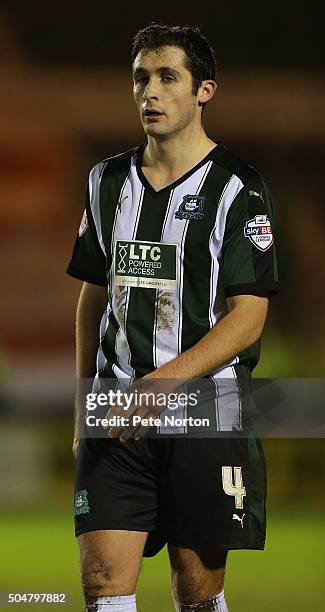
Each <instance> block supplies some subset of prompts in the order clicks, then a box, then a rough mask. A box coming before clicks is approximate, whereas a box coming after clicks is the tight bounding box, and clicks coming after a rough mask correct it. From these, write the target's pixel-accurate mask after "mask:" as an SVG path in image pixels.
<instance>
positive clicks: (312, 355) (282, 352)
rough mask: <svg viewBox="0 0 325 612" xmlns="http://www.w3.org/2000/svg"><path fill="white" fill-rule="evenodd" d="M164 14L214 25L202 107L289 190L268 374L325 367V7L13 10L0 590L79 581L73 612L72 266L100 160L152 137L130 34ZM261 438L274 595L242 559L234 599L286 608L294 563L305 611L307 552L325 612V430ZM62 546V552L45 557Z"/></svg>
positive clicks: (0, 27) (311, 372) (0, 126)
mask: <svg viewBox="0 0 325 612" xmlns="http://www.w3.org/2000/svg"><path fill="white" fill-rule="evenodd" d="M152 20H154V21H159V22H163V23H172V24H177V23H180V24H185V23H189V24H196V25H199V26H201V28H202V30H203V32H204V33H205V34H206V35H207V37H208V38H209V40H210V42H211V44H212V46H213V47H214V48H215V50H216V55H217V58H218V63H219V77H218V86H219V87H218V91H217V95H216V96H215V99H214V100H213V101H212V102H211V103H210V104H209V105H208V108H207V110H206V117H205V124H206V129H207V131H208V133H209V136H210V137H211V138H213V139H221V140H223V141H224V142H225V143H226V144H227V145H229V146H230V147H231V148H232V149H233V150H234V151H235V152H236V153H237V154H238V155H239V156H241V157H243V158H244V159H245V160H247V161H249V162H250V163H251V164H252V165H253V166H255V167H256V168H257V169H258V171H259V172H260V173H261V174H262V175H263V176H264V178H265V179H266V181H267V182H268V184H269V186H270V188H271V191H272V193H273V196H274V200H275V205H276V226H275V235H276V239H277V243H278V255H279V268H280V280H281V293H280V294H279V295H278V296H277V297H276V298H274V299H273V300H272V303H271V310H270V315H269V319H268V324H267V327H266V330H265V333H264V342H263V352H262V358H261V362H260V364H259V366H258V368H257V369H256V373H255V375H256V376H258V377H296V378H298V377H299V378H300V377H309V378H312V377H323V375H324V368H325V342H324V338H325V317H324V307H323V303H324V301H325V266H324V239H325V232H324V226H325V213H324V204H323V191H324V189H323V182H324V166H325V149H324V142H325V79H324V63H325V55H324V50H325V49H324V48H325V43H324V35H323V32H324V4H323V3H322V2H320V1H314V2H313V1H312V2H309V3H307V2H303V1H301V0H296V1H295V2H293V1H292V0H288V1H287V2H273V3H272V4H263V3H261V2H257V1H255V0H254V1H252V2H249V3H239V2H233V3H232V2H230V3H227V4H226V3H219V2H205V3H204V5H202V4H200V5H193V6H190V5H188V4H186V5H184V4H180V5H177V4H176V3H172V2H164V3H163V5H158V3H155V4H152V3H151V4H150V5H146V4H138V3H134V4H130V5H125V4H123V5H122V4H120V5H111V4H109V3H107V2H103V1H102V0H100V1H98V2H96V3H89V2H80V1H79V2H77V1H76V0H70V2H62V0H58V1H57V2H56V3H51V4H47V3H43V2H39V1H38V2H36V1H33V0H30V2H28V3H23V2H21V1H20V2H18V0H11V1H10V2H9V1H7V2H3V3H2V8H1V9H0V67H1V97H0V173H1V180H0V201H1V212H0V219H1V242H0V253H1V263H2V265H1V278H0V282H1V289H2V290H1V303H0V320H1V342H0V380H1V383H2V391H1V396H0V402H1V414H2V416H1V421H0V426H1V431H2V436H1V449H0V453H1V461H0V475H1V482H0V485H1V486H0V501H1V504H2V515H3V526H4V528H5V531H6V533H7V537H8V540H7V551H6V555H5V558H6V563H5V568H6V569H5V571H4V572H3V577H4V578H3V581H2V582H3V584H2V583H1V585H0V589H1V588H3V589H4V588H12V589H19V588H23V587H24V588H32V587H33V588H34V585H36V584H38V585H39V586H40V588H43V589H44V588H47V589H52V590H53V589H54V588H57V589H62V588H66V590H69V589H70V591H71V592H72V593H75V597H76V599H75V603H71V604H70V609H71V610H78V609H81V608H80V605H81V604H80V599H78V597H80V596H79V594H78V593H79V586H78V576H77V570H76V566H77V557H76V549H75V543H74V540H73V532H72V518H71V516H72V514H71V496H72V493H71V481H72V478H73V460H72V456H71V451H70V446H71V437H72V429H73V375H74V312H75V305H76V300H77V297H78V293H79V291H80V283H79V282H78V281H76V280H73V279H71V278H70V277H68V276H67V275H66V274H65V268H66V265H67V263H68V261H69V258H70V254H71V250H72V246H73V242H74V238H75V234H76V232H77V230H78V227H79V222H80V218H81V214H82V210H83V193H84V186H85V183H86V180H87V175H88V172H89V170H90V168H91V166H92V165H93V164H94V163H96V162H98V161H100V160H101V159H103V158H105V157H108V156H110V155H112V154H116V153H119V152H122V151H124V150H126V149H129V148H131V147H133V146H136V145H137V144H139V143H140V142H142V141H143V134H142V130H141V126H140V125H139V122H138V118H137V113H136V109H135V105H134V103H133V99H132V82H131V74H130V54H131V39H132V37H133V36H134V34H135V33H136V31H137V30H138V29H139V28H141V27H143V26H145V25H147V24H148V23H150V22H151V21H152ZM264 448H265V452H266V456H267V460H268V465H269V479H270V486H269V509H270V513H271V514H270V516H271V519H270V530H271V531H270V532H271V533H272V537H270V544H269V548H268V549H267V552H266V553H264V555H265V557H264V559H265V561H264V563H263V562H262V561H261V563H259V561H260V560H261V557H260V556H259V555H260V554H259V553H258V554H257V556H258V561H256V557H252V559H251V560H250V561H249V564H253V565H251V566H250V567H254V571H255V570H256V571H257V572H258V567H259V566H263V567H264V568H267V571H266V569H265V575H263V576H261V577H260V580H259V581H258V582H259V584H261V585H264V589H262V588H261V590H260V592H259V591H258V588H259V587H256V589H257V590H256V593H255V600H256V598H257V603H256V601H255V604H254V596H252V595H250V599H251V600H252V601H251V603H250V604H249V606H247V607H242V603H241V604H239V602H240V601H241V602H242V601H244V600H245V598H246V597H247V596H248V591H249V588H251V587H250V583H249V580H248V581H247V580H246V581H245V580H244V579H242V582H240V580H241V578H240V576H245V570H244V567H246V565H248V563H247V560H246V561H245V562H244V561H243V560H242V561H238V562H237V561H234V566H233V574H234V578H233V579H231V580H233V583H234V584H236V585H237V586H236V588H235V592H234V591H232V590H231V584H232V583H231V582H230V586H229V597H230V601H232V603H233V607H232V609H233V610H234V612H235V611H236V610H241V611H242V612H246V610H247V612H254V611H255V609H256V610H260V609H261V607H262V606H263V609H264V610H270V611H271V610H273V607H272V601H271V599H270V600H269V599H268V597H267V596H266V595H265V581H267V580H268V579H270V574H271V575H272V571H273V572H274V571H275V567H277V568H279V563H280V562H282V563H283V564H284V565H283V570H281V572H278V573H279V574H281V575H282V577H284V578H283V593H284V594H285V596H286V597H287V600H286V604H285V605H284V607H283V610H286V611H287V610H288V611H290V610H294V609H296V608H295V605H296V603H295V602H296V601H297V602H299V605H301V602H302V599H301V593H299V589H298V590H297V588H296V587H294V583H295V584H299V580H300V577H299V576H300V574H299V571H298V570H297V571H298V573H296V574H295V573H294V572H293V573H292V569H291V570H290V572H291V573H290V572H289V574H288V572H286V568H288V567H292V566H293V567H296V566H297V563H298V562H297V559H298V558H299V559H300V558H301V554H302V557H303V558H305V560H306V559H307V558H308V554H310V559H311V560H310V564H308V563H307V565H310V580H311V583H312V585H313V587H312V588H311V591H312V594H313V597H314V600H313V606H312V609H313V610H314V611H316V612H317V611H318V610H321V609H323V607H321V603H320V602H321V601H322V597H325V595H324V593H323V594H321V588H322V581H321V577H320V574H319V581H318V582H317V580H318V579H317V576H318V574H317V571H316V569H315V567H314V565H315V563H316V560H317V555H318V554H321V550H320V548H319V549H317V550H316V548H317V546H319V537H318V535H317V534H319V530H322V534H324V527H322V525H323V518H324V505H325V504H324V501H325V486H324V482H325V480H324V471H325V468H324V465H325V445H324V442H323V440H322V439H316V438H314V439H303V440H297V439H292V440H287V439H286V440H280V439H268V440H264ZM292 512H295V515H294V516H296V521H297V523H296V524H294V526H293V522H292V519H291V518H290V520H289V519H288V522H287V523H286V522H285V521H286V520H287V518H286V517H287V516H289V515H290V516H292ZM295 525H296V526H295ZM312 525H314V530H315V538H314V539H313V537H312V536H313V533H314V532H313V527H312ZM315 525H317V529H316V528H315ZM290 529H291V531H290ZM33 530H34V531H33ZM270 532H269V533H270ZM303 534H304V535H303ZM324 535H325V534H324ZM28 537H29V538H30V539H29V540H28V539H27V540H24V538H28ZM51 538H52V539H51ZM60 538H61V539H60ZM277 538H278V539H277ZM290 538H291V539H290ZM5 543H6V541H5ZM46 543H47V544H48V545H46ZM59 543H60V545H59ZM304 544H305V547H306V548H305V549H304V548H302V549H301V547H303V545H304ZM23 545H24V549H25V550H26V549H29V548H30V547H31V548H32V549H33V550H32V553H31V554H30V555H29V563H26V559H25V557H23V559H24V560H23V562H22V561H21V562H19V560H18V559H17V555H16V551H17V550H18V551H19V550H20V549H21V547H22V546H23ZM42 546H43V549H42ZM49 546H50V547H51V550H52V554H51V555H50V557H51V559H52V561H51V560H48V561H47V562H45V560H44V559H43V557H47V556H48V549H49ZM295 546H296V547H297V550H296V552H294V551H295ZM33 547H34V548H33ZM315 547H316V548H315ZM284 550H285V551H286V556H285V560H284V557H283V551H284ZM302 550H303V552H301V551H302ZM33 551H34V552H33ZM63 551H65V553H66V555H67V557H66V558H67V559H68V561H67V562H66V565H65V566H64V569H63V570H62V567H63V566H62V563H63V562H62V555H63ZM290 551H291V552H290ZM299 553H300V555H299ZM244 554H245V553H238V555H239V557H238V558H239V559H241V557H240V555H244ZM246 554H249V553H246ZM69 555H70V556H69ZM267 555H268V556H267ZM272 555H273V556H272ZM277 555H279V558H277ZM290 555H291V556H290ZM243 559H244V557H243ZM245 559H246V558H245ZM155 561H156V560H155ZM155 561H152V563H155ZM10 563H11V565H10ZM51 563H52V565H51ZM157 563H158V566H159V571H160V569H161V568H160V565H159V563H160V561H159V558H158V560H157ZM236 563H238V567H237V565H236ZM257 564H258V565H257ZM298 565H299V563H298ZM22 566H23V568H24V569H23V570H21V567H22ZM158 566H157V567H158ZM144 567H145V568H146V567H147V566H146V565H145V566H144ZM150 567H151V568H152V567H154V566H153V565H152V566H150ZM28 568H29V569H28ZM42 568H43V569H42ZM58 568H60V569H58ZM67 568H68V569H67ZM71 568H73V569H71ZM303 570H304V568H303V566H301V572H302V574H303ZM17 571H18V572H20V575H19V580H18V579H17ZM146 571H148V572H149V578H150V584H152V585H154V589H153V590H152V593H153V592H154V591H155V592H156V593H157V592H159V589H160V590H161V593H162V595H161V600H160V602H159V605H160V607H158V604H157V603H155V604H153V603H151V602H153V601H154V599H153V598H154V595H153V594H152V593H151V591H150V589H148V580H149V578H148V577H147V578H146ZM42 572H43V573H42ZM69 572H72V573H69ZM150 572H152V573H151V574H150ZM158 573H159V572H158ZM63 574H64V575H65V576H66V578H65V579H64V578H63ZM278 577H279V576H278ZM290 577H291V579H292V585H291V586H292V588H291V587H290V584H289V586H288V580H290ZM301 579H302V576H301ZM24 580H25V581H24ZM157 580H158V579H157V572H156V571H154V570H152V569H148V570H146V569H145V571H144V584H145V586H144V587H143V591H141V589H140V595H141V593H142V592H143V593H144V594H143V595H141V597H142V598H143V599H142V600H141V601H142V602H143V607H142V609H143V610H148V612H149V610H151V609H155V610H157V611H158V612H165V610H166V611H167V610H172V606H171V601H170V599H168V584H167V582H164V580H165V578H164V580H162V582H159V581H157ZM272 580H273V579H272ZM146 581H147V582H146ZM313 581H314V582H313ZM311 583H309V584H311ZM141 588H142V587H141ZM268 588H269V587H268V586H266V591H268ZM290 588H291V590H290ZM280 592H281V588H280ZM288 592H289V595H288ZM307 593H308V590H307ZM298 595H299V598H298V599H295V597H298ZM309 596H310V593H309ZM231 597H233V600H231ZM150 598H151V599H150ZM243 598H244V599H243ZM309 603H310V600H309V599H308V597H307V595H306V605H307V604H309ZM154 605H155V607H153V606H154ZM236 605H237V607H236ZM254 605H255V606H256V608H255V607H254ZM268 606H269V607H268ZM277 608H278V606H277ZM278 609H279V610H280V609H281V608H278Z"/></svg>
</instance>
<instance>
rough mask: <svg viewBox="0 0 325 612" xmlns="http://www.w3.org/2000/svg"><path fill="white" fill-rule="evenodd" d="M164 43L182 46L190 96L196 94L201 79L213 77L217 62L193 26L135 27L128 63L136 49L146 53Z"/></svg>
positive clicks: (198, 30)
mask: <svg viewBox="0 0 325 612" xmlns="http://www.w3.org/2000/svg"><path fill="white" fill-rule="evenodd" d="M168 45H169V46H175V47H180V48H181V49H184V51H185V53H186V58H187V59H186V63H185V66H186V68H187V69H188V70H189V72H190V73H191V75H192V79H193V88H192V93H193V95H196V94H197V92H198V90H199V87H200V86H201V84H202V81H205V80H206V79H213V80H214V81H215V80H216V78H217V63H216V58H215V53H214V50H213V49H212V47H211V46H210V44H209V41H208V40H207V38H206V37H205V36H204V35H203V34H202V32H201V31H200V29H199V28H198V27H196V26H189V25H185V26H169V25H161V24H159V23H151V24H150V25H149V26H147V27H146V28H143V29H142V30H139V32H137V34H136V35H135V37H134V39H133V46H132V63H133V62H134V60H135V58H136V56H137V55H138V53H139V52H140V51H144V52H148V51H151V50H154V49H155V50H156V49H159V47H164V46H168Z"/></svg>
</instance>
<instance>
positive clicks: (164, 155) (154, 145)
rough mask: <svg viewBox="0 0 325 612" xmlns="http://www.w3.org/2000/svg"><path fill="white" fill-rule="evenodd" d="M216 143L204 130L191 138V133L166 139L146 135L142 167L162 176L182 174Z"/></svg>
mask: <svg viewBox="0 0 325 612" xmlns="http://www.w3.org/2000/svg"><path fill="white" fill-rule="evenodd" d="M215 146H216V143H215V142H214V141H213V140H211V139H210V138H208V136H207V135H206V133H205V132H204V130H203V129H202V130H201V132H199V134H198V135H197V136H196V138H193V135H192V134H188V133H184V134H182V135H180V134H176V135H175V136H174V137H171V138H168V139H157V138H153V137H152V136H148V143H147V145H146V147H145V151H144V155H143V159H142V167H143V169H144V170H145V171H146V170H147V171H148V172H153V173H156V172H157V173H161V174H163V175H164V176H166V177H167V176H172V177H173V176H175V175H178V174H180V175H181V174H184V173H185V172H187V171H188V170H190V169H191V168H193V167H194V166H196V164H198V163H199V162H200V161H201V160H202V159H204V157H205V156H206V155H208V153H209V152H210V151H211V150H212V149H214V147H215Z"/></svg>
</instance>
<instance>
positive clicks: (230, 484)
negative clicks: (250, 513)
mask: <svg viewBox="0 0 325 612" xmlns="http://www.w3.org/2000/svg"><path fill="white" fill-rule="evenodd" d="M222 486H223V490H224V492H225V493H226V495H233V496H234V498H235V507H236V509H237V510H242V509H243V507H244V504H243V499H244V497H245V495H246V489H245V487H244V485H243V475H242V469H241V467H232V466H231V465H223V466H222Z"/></svg>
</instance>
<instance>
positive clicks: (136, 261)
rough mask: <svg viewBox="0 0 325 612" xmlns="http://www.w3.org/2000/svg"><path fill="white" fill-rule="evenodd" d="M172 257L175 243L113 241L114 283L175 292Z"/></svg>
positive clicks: (174, 254) (174, 255)
mask: <svg viewBox="0 0 325 612" xmlns="http://www.w3.org/2000/svg"><path fill="white" fill-rule="evenodd" d="M176 257H177V244H166V243H162V242H147V241H145V240H117V241H116V242H115V253H114V284H115V285H121V286H124V287H146V288H149V289H171V290H174V291H175V290H176V288H177V272H176V269H177V268H176Z"/></svg>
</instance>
